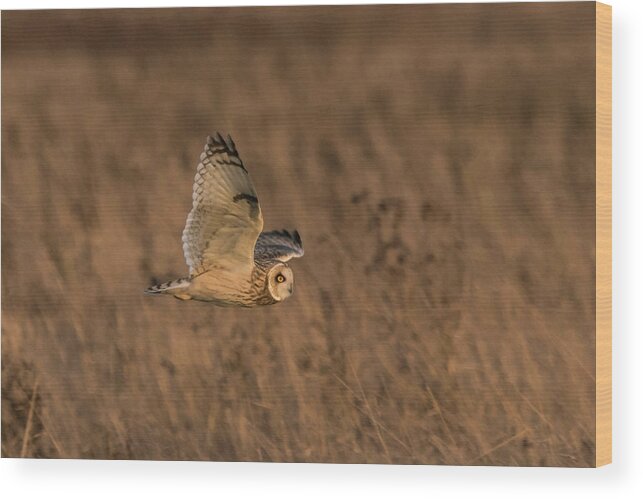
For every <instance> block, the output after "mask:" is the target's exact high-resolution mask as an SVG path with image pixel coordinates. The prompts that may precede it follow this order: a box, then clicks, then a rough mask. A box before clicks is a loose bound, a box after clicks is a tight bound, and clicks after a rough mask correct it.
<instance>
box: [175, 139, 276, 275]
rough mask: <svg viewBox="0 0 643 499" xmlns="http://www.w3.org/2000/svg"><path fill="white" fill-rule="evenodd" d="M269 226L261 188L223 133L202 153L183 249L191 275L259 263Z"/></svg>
mask: <svg viewBox="0 0 643 499" xmlns="http://www.w3.org/2000/svg"><path fill="white" fill-rule="evenodd" d="M262 228H263V216H262V215H261V207H260V206H259V200H258V199H257V193H256V192H255V189H254V186H253V185H252V182H251V181H250V177H249V176H248V171H247V170H246V169H245V167H244V166H243V163H242V162H241V159H240V158H239V153H238V152H237V149H236V146H235V144H234V142H233V141H232V138H231V137H230V136H229V135H228V138H227V140H226V139H224V138H223V137H222V136H221V134H219V133H217V134H216V135H215V136H214V137H208V140H207V143H206V144H205V148H204V150H203V152H202V153H201V158H200V162H199V165H198V166H197V173H196V176H195V177H194V188H193V192H192V211H190V214H189V215H188V219H187V222H186V224H185V229H183V238H182V239H183V254H184V255H185V261H186V262H187V264H188V266H189V267H190V276H192V277H193V276H195V275H199V274H201V273H203V272H205V271H206V270H209V269H214V268H218V269H223V270H231V271H242V270H244V269H250V268H251V267H252V265H253V264H254V247H255V243H256V241H257V238H258V237H259V234H260V233H261V229H262Z"/></svg>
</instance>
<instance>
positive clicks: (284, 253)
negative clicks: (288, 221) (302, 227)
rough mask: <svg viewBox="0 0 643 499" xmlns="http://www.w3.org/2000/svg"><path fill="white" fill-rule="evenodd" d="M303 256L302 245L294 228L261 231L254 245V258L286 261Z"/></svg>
mask: <svg viewBox="0 0 643 499" xmlns="http://www.w3.org/2000/svg"><path fill="white" fill-rule="evenodd" d="M302 256H304V246H303V245H302V243H301V237H300V236H299V232H297V231H296V230H295V231H293V232H292V233H291V232H288V231H287V230H273V231H270V232H262V233H261V234H260V235H259V239H257V244H256V245H255V260H280V261H282V262H287V261H288V260H290V259H291V258H299V257H302Z"/></svg>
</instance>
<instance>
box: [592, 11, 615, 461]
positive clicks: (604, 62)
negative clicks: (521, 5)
mask: <svg viewBox="0 0 643 499" xmlns="http://www.w3.org/2000/svg"><path fill="white" fill-rule="evenodd" d="M610 462H612V8H611V7H610V6H609V5H605V4H601V3H596V466H602V465H604V464H608V463H610Z"/></svg>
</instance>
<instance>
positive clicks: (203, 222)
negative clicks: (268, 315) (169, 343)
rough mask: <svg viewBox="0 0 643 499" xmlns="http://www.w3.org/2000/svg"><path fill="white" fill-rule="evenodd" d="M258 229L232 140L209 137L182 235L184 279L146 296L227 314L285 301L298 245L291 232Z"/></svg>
mask: <svg viewBox="0 0 643 499" xmlns="http://www.w3.org/2000/svg"><path fill="white" fill-rule="evenodd" d="M262 229H263V216H262V215H261V207H260V206H259V200H258V199H257V193H256V192H255V188H254V186H253V185H252V182H251V181H250V177H249V176H248V171H247V170H246V168H245V167H244V166H243V163H242V162H241V158H239V153H238V152H237V149H236V147H235V145H234V142H233V141H232V138H231V137H230V136H229V135H228V139H227V140H225V139H224V138H223V137H222V136H221V134H219V133H217V134H216V135H215V136H214V137H208V141H207V143H206V145H205V149H204V150H203V152H202V153H201V161H200V162H199V165H198V166H197V172H196V176H195V177H194V188H193V192H192V211H191V212H190V214H189V215H188V219H187V222H186V224H185V229H183V254H184V255H185V261H186V262H187V264H188V267H190V277H182V278H180V279H175V280H173V281H169V282H166V283H164V284H159V285H157V286H152V287H151V288H148V289H146V290H145V291H146V293H150V294H166V295H172V296H174V297H176V298H179V299H181V300H202V301H209V302H213V303H215V304H216V305H221V306H228V307H230V306H240V307H256V306H258V305H272V304H273V303H278V302H280V301H283V300H285V299H286V298H288V297H289V296H290V295H292V293H293V285H294V279H293V272H292V270H291V269H290V266H289V265H288V263H287V262H288V260H290V259H291V258H296V257H301V256H303V254H304V248H303V246H302V243H301V238H300V237H299V233H298V232H297V231H296V230H295V231H293V232H292V233H291V232H288V231H287V230H275V231H270V232H262Z"/></svg>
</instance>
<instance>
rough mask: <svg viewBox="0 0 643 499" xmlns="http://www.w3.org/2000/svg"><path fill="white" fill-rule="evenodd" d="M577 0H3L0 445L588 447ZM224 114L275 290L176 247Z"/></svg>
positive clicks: (495, 456)
mask: <svg viewBox="0 0 643 499" xmlns="http://www.w3.org/2000/svg"><path fill="white" fill-rule="evenodd" d="M593 23H594V4H593V3H589V2H588V3H573V4H547V5H544V4H521V5H518V4H497V5H452V6H407V7H403V8H402V7H393V6H381V7H371V6H368V7H345V8H332V7H326V8H312V7H311V8H266V9H262V8H248V9H246V8H244V9H182V10H172V9H159V10H136V11H131V10H92V11H58V12H53V11H50V12H46V11H40V12H38V11H32V12H4V13H3V15H2V455H3V456H5V457H8V456H12V457H16V456H25V457H50V458H58V457H60V458H101V459H170V460H226V461H296V462H348V463H433V464H444V463H449V464H468V465H490V464H495V465H527V466H591V465H593V463H594V455H595V438H594V430H595V416H594V404H595V392H594V386H595V381H594V376H595V367H594V354H595V343H594V331H595V326H594V311H595V298H594V289H595V288H594V286H595V285H594V279H595V270H594V262H595V245H594V231H595V221H594V194H595V187H594V180H595V172H594V140H595V139H594V119H595V108H594V92H595V85H594V24H593ZM215 130H221V131H224V132H229V133H230V134H231V135H232V136H233V137H234V139H235V141H236V143H237V147H238V148H239V151H240V153H241V156H242V158H243V160H244V161H245V164H246V166H247V168H248V170H249V171H250V174H251V176H252V178H253V181H254V183H255V186H256V189H257V192H258V194H259V198H260V201H261V203H262V207H263V211H264V220H265V227H266V229H280V228H297V229H299V231H300V233H301V234H302V237H303V241H304V246H305V249H306V256H305V257H304V258H302V259H301V260H297V261H294V262H293V264H292V267H293V268H294V272H295V279H296V284H295V294H294V295H293V297H292V298H291V299H290V300H288V301H286V302H284V303H282V304H279V305H276V306H272V307H265V308H258V309H223V308H217V307H214V306H212V305H210V304H207V303H200V302H180V301H178V300H173V299H171V298H169V297H150V296H145V295H144V294H143V289H144V288H145V287H146V286H148V285H149V284H150V281H151V280H152V279H157V280H162V279H169V278H174V277H178V276H181V275H185V273H186V272H187V269H186V266H185V263H184V260H183V255H182V251H181V231H182V229H183V225H184V223H185V218H186V215H187V213H188V211H189V209H190V205H191V188H192V186H191V183H192V179H193V177H194V172H195V168H196V164H197V160H198V156H199V153H200V152H201V150H202V147H203V144H204V141H205V138H206V136H207V135H208V134H209V133H211V132H213V131H215Z"/></svg>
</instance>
